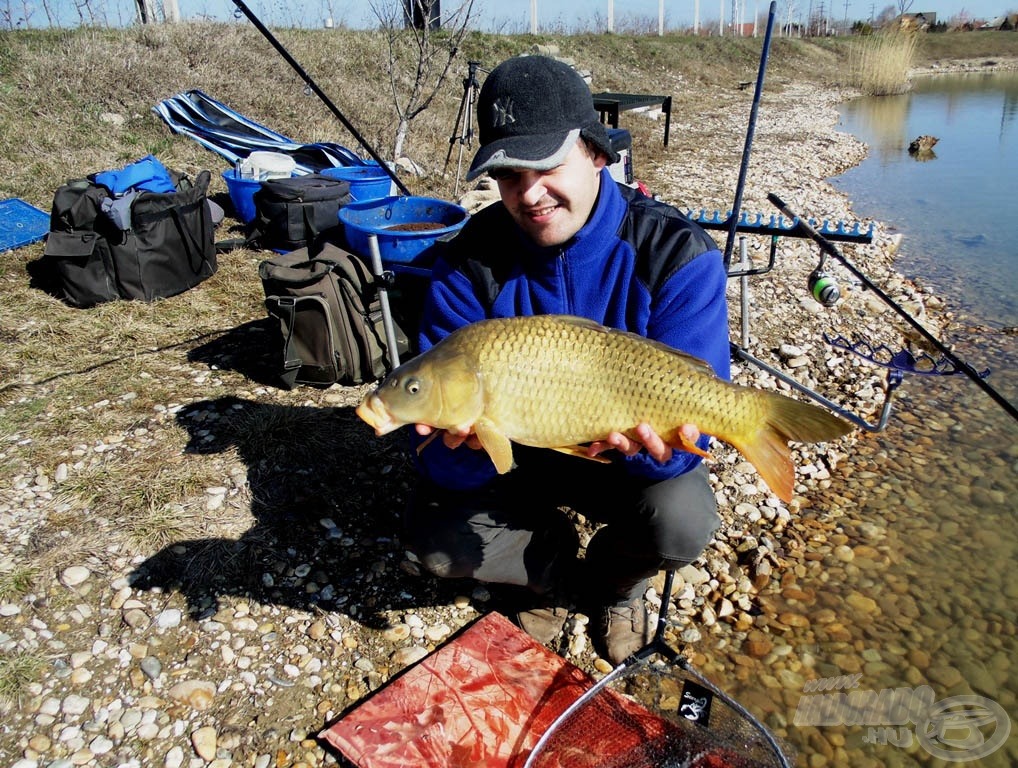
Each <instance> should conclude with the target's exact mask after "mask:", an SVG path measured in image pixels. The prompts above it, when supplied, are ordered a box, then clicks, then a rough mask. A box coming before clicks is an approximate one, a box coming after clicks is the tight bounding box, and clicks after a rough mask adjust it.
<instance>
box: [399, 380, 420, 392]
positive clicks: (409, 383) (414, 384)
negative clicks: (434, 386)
mask: <svg viewBox="0 0 1018 768" xmlns="http://www.w3.org/2000/svg"><path fill="white" fill-rule="evenodd" d="M403 389H405V390H406V391H407V393H408V394H411V395H416V394H417V393H418V392H420V391H421V382H420V380H419V379H407V380H406V384H404V385H403Z"/></svg>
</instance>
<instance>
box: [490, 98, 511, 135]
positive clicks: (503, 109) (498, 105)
mask: <svg viewBox="0 0 1018 768" xmlns="http://www.w3.org/2000/svg"><path fill="white" fill-rule="evenodd" d="M491 111H492V116H491V118H492V125H493V127H495V128H501V127H502V126H504V125H509V123H515V122H516V118H515V117H513V100H512V97H511V96H509V97H507V98H505V99H496V100H495V102H494V103H493V104H492V105H491Z"/></svg>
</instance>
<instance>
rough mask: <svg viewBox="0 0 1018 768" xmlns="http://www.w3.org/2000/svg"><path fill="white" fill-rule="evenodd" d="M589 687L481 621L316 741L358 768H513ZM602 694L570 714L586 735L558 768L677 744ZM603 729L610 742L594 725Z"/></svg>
mask: <svg viewBox="0 0 1018 768" xmlns="http://www.w3.org/2000/svg"><path fill="white" fill-rule="evenodd" d="M593 684H594V680H593V679H592V678H591V677H590V676H589V675H587V674H586V673H585V672H583V671H582V670H580V669H579V668H577V667H575V666H574V665H572V664H570V663H569V662H568V661H566V660H565V659H563V658H561V657H560V656H557V655H556V654H554V653H552V652H551V651H549V650H548V649H547V648H545V647H544V646H543V645H540V644H539V643H537V642H535V641H534V640H533V639H532V638H531V637H530V636H529V635H527V634H526V633H525V632H522V631H521V630H520V629H518V628H517V627H516V626H514V625H513V624H511V623H510V622H509V621H508V620H507V619H506V618H505V617H503V616H501V615H499V614H497V613H491V614H488V615H487V616H485V617H484V618H482V619H480V620H478V621H477V622H475V623H474V624H473V625H471V626H470V627H468V628H467V629H466V630H464V631H463V632H461V633H460V634H458V635H457V636H456V637H454V638H453V639H452V640H450V641H448V642H447V643H446V644H445V645H443V646H442V647H441V648H439V649H437V650H436V651H435V652H434V653H432V654H431V655H429V656H428V657H426V658H424V659H422V660H421V661H420V662H418V663H417V664H415V665H413V666H412V667H409V668H408V669H407V670H405V671H404V672H403V673H402V674H400V675H399V676H398V677H396V678H395V679H393V680H391V681H390V682H389V683H387V684H386V685H385V686H384V687H383V688H381V689H380V690H378V691H377V692H375V693H374V694H373V695H372V696H370V697H369V698H367V699H366V700H364V701H363V702H362V703H360V704H358V705H357V706H356V707H354V708H353V709H352V710H350V711H349V712H347V714H345V715H344V716H343V717H342V718H341V719H340V720H338V721H337V722H336V723H334V724H333V725H331V726H330V727H328V728H326V729H325V730H324V731H322V732H321V734H320V738H323V739H325V740H326V741H327V742H328V743H329V744H331V745H332V746H333V747H335V748H336V749H337V750H339V751H340V752H341V753H342V754H343V755H344V756H345V757H346V758H347V759H349V760H350V761H351V762H353V763H355V764H356V765H357V766H359V768H407V766H415V767H418V766H419V767H420V768H432V767H433V768H455V767H456V766H463V767H464V768H466V766H470V767H471V768H476V766H485V768H500V767H501V766H507V767H508V766H511V767H512V768H520V767H521V766H522V765H523V764H524V762H525V761H526V759H527V756H528V755H529V754H530V752H531V750H533V748H534V745H535V744H536V743H537V740H538V739H539V738H540V737H541V734H543V733H544V731H545V730H547V728H548V726H550V725H551V724H552V722H554V720H555V718H557V717H558V716H559V715H560V714H561V713H562V712H563V711H564V710H565V709H566V708H567V707H568V706H569V705H570V704H571V703H573V701H575V700H576V699H577V698H579V697H580V695H581V694H583V692H584V691H586V690H587V689H588V688H590V687H591V686H592V685H593ZM609 694H610V695H604V696H601V695H599V696H597V697H595V698H593V699H592V700H591V704H590V705H589V706H586V707H584V708H583V709H582V710H580V711H579V712H578V715H577V716H581V717H583V718H588V717H589V718H590V725H591V727H590V728H585V727H582V726H581V727H579V728H577V729H576V730H575V731H573V732H574V733H578V734H582V735H581V736H579V741H576V742H575V743H571V744H570V750H569V751H570V752H572V754H573V757H574V760H571V761H568V764H570V765H584V766H608V765H615V764H617V762H618V759H619V758H620V757H622V756H624V755H632V754H633V752H634V751H639V750H638V747H639V746H640V745H641V744H645V743H647V742H653V741H657V740H660V739H662V738H666V737H669V736H674V735H677V734H676V729H675V726H674V725H673V724H672V723H670V722H668V721H667V720H665V719H662V718H661V717H659V716H658V715H655V714H653V713H651V712H650V711H648V710H647V709H646V708H644V707H643V706H641V705H639V704H637V703H636V702H634V701H631V700H630V699H628V698H626V697H624V696H621V695H618V694H611V693H610V692H609ZM606 718H609V720H606ZM607 721H610V722H611V723H612V724H613V727H612V729H611V733H610V734H606V733H605V732H604V730H603V727H602V726H599V725H598V724H603V723H604V722H607ZM581 742H582V743H581ZM580 756H582V757H580ZM575 758H580V759H579V760H576V759H575Z"/></svg>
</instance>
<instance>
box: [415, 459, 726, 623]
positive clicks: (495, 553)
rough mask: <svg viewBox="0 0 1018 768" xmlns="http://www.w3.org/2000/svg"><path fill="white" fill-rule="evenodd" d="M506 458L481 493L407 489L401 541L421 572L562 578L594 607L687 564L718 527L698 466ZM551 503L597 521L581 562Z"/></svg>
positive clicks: (517, 580)
mask: <svg viewBox="0 0 1018 768" xmlns="http://www.w3.org/2000/svg"><path fill="white" fill-rule="evenodd" d="M459 450H470V449H469V448H466V447H462V448H460V449H459ZM513 454H514V457H515V459H516V464H517V466H516V467H515V468H514V469H513V470H512V471H511V472H508V473H507V474H505V475H501V476H499V477H498V478H496V479H495V480H494V481H493V482H492V483H491V484H489V485H488V486H486V487H484V488H482V489H479V490H474V491H449V490H445V489H441V488H437V487H435V486H433V485H430V484H429V483H427V482H422V483H421V484H420V486H419V487H418V488H417V490H416V491H415V493H414V494H413V497H412V498H411V500H410V503H409V505H408V508H407V510H406V513H405V517H404V540H405V543H406V544H407V546H408V548H409V549H410V550H411V551H412V552H414V554H416V555H417V557H418V558H419V559H420V561H421V563H422V564H423V565H424V567H425V568H426V569H427V570H428V571H430V572H431V573H433V574H435V575H437V576H441V577H446V578H464V577H469V578H473V579H476V580H478V581H482V582H488V583H496V584H514V585H519V586H525V587H528V588H529V589H531V590H533V591H534V592H537V593H544V592H547V591H548V590H550V589H552V588H555V587H559V586H563V583H564V582H565V581H566V580H569V581H570V582H572V585H575V584H579V585H580V587H581V588H582V592H583V593H585V594H588V595H589V596H590V598H591V599H592V600H595V601H597V602H598V603H609V602H617V601H619V600H624V599H630V598H632V597H636V596H637V595H638V594H642V592H643V590H644V589H645V588H646V579H647V578H648V577H649V576H652V575H653V574H655V573H657V572H658V571H659V570H661V569H663V568H679V567H682V566H683V565H686V564H687V563H689V562H691V561H693V560H695V559H696V558H697V557H698V556H699V555H700V553H701V552H702V551H703V549H704V547H706V546H707V544H708V543H709V542H710V540H711V538H712V536H713V534H714V532H715V530H717V527H718V525H719V522H720V521H719V518H718V512H717V502H716V501H715V499H714V493H713V491H712V490H711V487H710V483H709V481H708V475H707V469H706V467H704V466H703V465H702V464H701V465H700V466H698V467H697V468H696V469H694V470H692V471H690V472H687V473H686V474H684V475H680V476H679V477H675V478H671V479H668V480H662V481H653V480H646V479H643V478H637V477H632V476H630V475H628V474H626V473H625V471H623V470H622V468H621V467H620V466H618V465H615V464H611V465H607V464H600V463H596V462H592V461H585V460H584V459H581V458H577V457H574V456H566V455H564V454H560V453H557V452H555V451H550V450H543V449H536V448H527V447H525V446H518V445H514V446H513ZM560 507H568V508H571V509H573V510H575V511H576V512H578V513H580V514H582V515H584V516H585V517H586V518H588V519H589V520H593V521H596V522H598V523H604V525H603V526H602V527H601V528H600V529H599V530H598V531H597V532H596V533H595V534H594V536H593V537H592V538H591V540H590V542H589V543H588V545H587V550H586V554H585V557H584V559H583V561H582V563H580V562H578V561H577V558H576V555H577V553H578V550H579V537H578V535H577V532H576V529H575V527H574V526H573V524H572V522H571V521H570V519H569V518H568V517H567V516H566V515H565V513H564V512H563V511H562V510H561V509H560Z"/></svg>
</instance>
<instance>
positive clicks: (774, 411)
mask: <svg viewBox="0 0 1018 768" xmlns="http://www.w3.org/2000/svg"><path fill="white" fill-rule="evenodd" d="M757 394H758V395H759V396H760V397H762V398H764V406H765V407H764V409H763V410H764V417H763V418H762V419H761V420H760V423H759V424H758V428H757V429H756V430H755V431H753V432H751V433H749V434H747V435H744V436H743V437H742V438H741V439H738V438H736V439H733V440H729V442H731V443H732V445H734V446H735V447H736V448H737V449H738V450H739V451H740V452H741V453H742V455H743V456H745V457H746V458H747V459H748V460H749V462H750V463H751V464H752V465H753V466H754V467H756V471H757V472H759V473H760V476H761V477H762V478H763V479H764V481H765V482H766V483H767V486H768V487H769V488H770V489H771V490H772V491H773V492H774V494H775V495H776V496H777V497H778V498H779V499H781V500H782V501H786V502H788V501H791V500H792V493H793V489H794V487H795V465H794V464H793V463H792V451H791V449H790V448H789V447H788V442H789V441H790V440H794V441H795V442H799V443H819V442H824V441H826V440H835V439H837V438H839V437H842V436H843V435H847V434H848V433H849V432H851V431H852V425H851V424H849V423H848V422H847V421H845V420H844V419H841V418H838V417H837V416H835V415H834V414H832V413H830V412H828V411H825V410H824V409H823V408H819V407H817V406H815V405H811V404H810V403H803V402H800V401H798V400H793V399H792V398H790V397H786V396H784V395H781V394H778V393H776V392H758V393H757Z"/></svg>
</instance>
